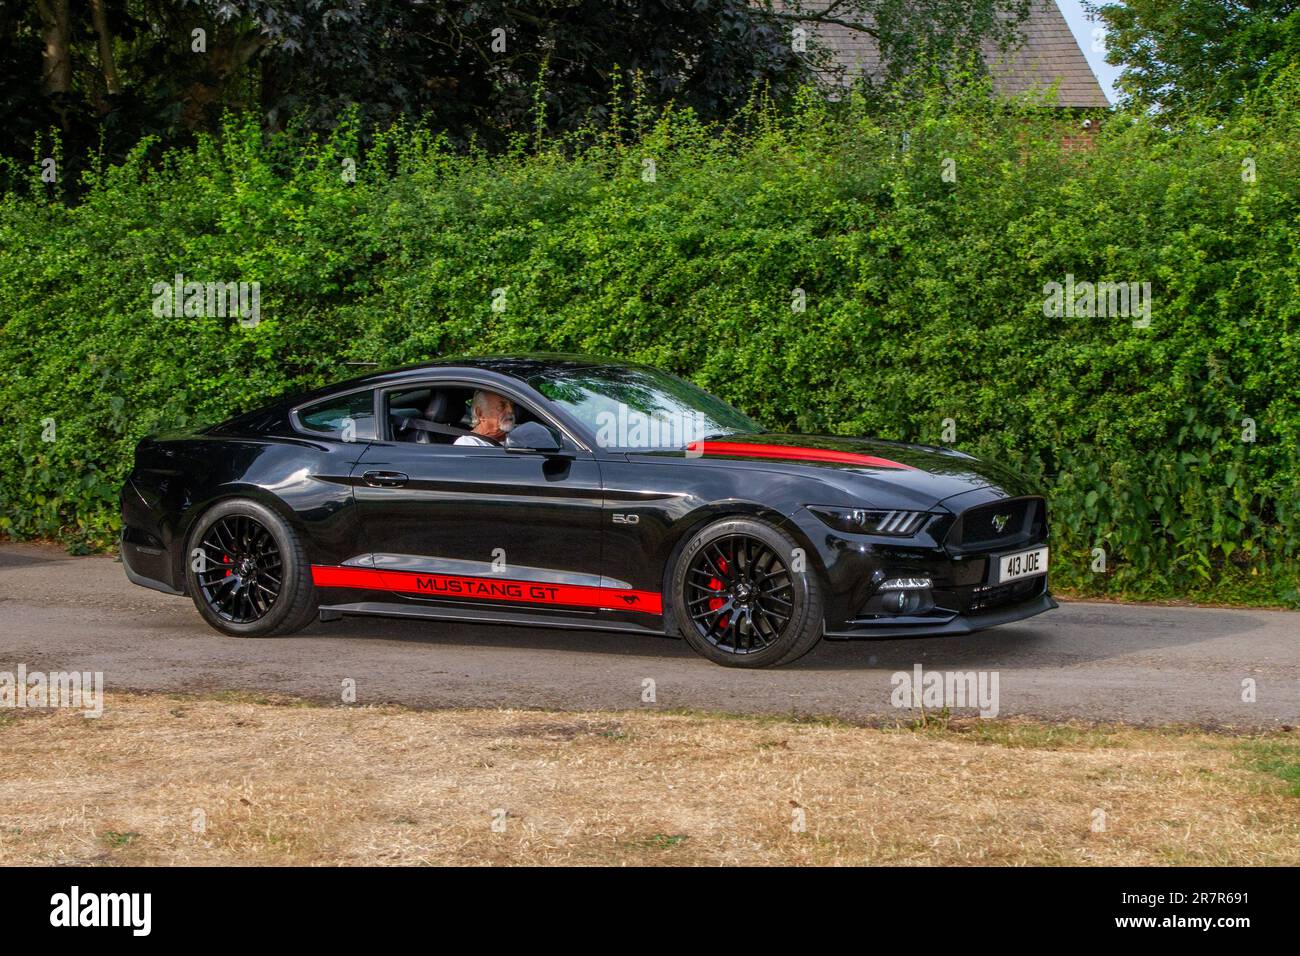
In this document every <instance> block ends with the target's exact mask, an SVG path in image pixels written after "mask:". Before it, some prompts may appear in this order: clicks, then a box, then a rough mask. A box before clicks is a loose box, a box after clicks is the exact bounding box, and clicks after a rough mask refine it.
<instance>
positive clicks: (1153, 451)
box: [0, 77, 1300, 603]
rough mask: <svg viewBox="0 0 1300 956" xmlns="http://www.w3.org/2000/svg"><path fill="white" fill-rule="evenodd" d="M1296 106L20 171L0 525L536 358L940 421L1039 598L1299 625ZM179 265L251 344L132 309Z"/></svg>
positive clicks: (807, 424) (68, 534) (79, 506)
mask: <svg viewBox="0 0 1300 956" xmlns="http://www.w3.org/2000/svg"><path fill="white" fill-rule="evenodd" d="M1298 91H1300V84H1297V82H1296V79H1295V78H1294V77H1289V78H1286V79H1284V80H1283V81H1282V82H1281V83H1280V84H1279V86H1278V87H1277V88H1276V89H1274V90H1273V91H1272V93H1271V94H1270V95H1267V96H1261V97H1260V98H1259V99H1258V100H1257V102H1256V103H1255V104H1254V105H1253V106H1252V107H1251V108H1250V109H1247V110H1245V111H1243V113H1242V115H1240V116H1238V117H1235V118H1233V119H1232V120H1231V121H1227V122H1223V123H1217V124H1208V123H1207V124H1205V125H1204V126H1203V127H1202V128H1196V129H1184V130H1181V131H1171V130H1167V129H1163V128H1161V127H1160V125H1159V124H1158V123H1156V122H1153V121H1151V120H1147V119H1141V118H1131V117H1125V116H1122V115H1121V116H1116V117H1112V118H1109V119H1108V120H1107V122H1106V123H1105V124H1104V126H1103V129H1102V131H1101V133H1100V135H1099V136H1098V137H1097V139H1096V146H1095V148H1094V149H1091V150H1073V151H1071V150H1063V149H1062V148H1061V147H1060V142H1061V137H1062V135H1063V125H1064V124H1063V121H1062V120H1061V118H1060V117H1059V115H1055V116H1053V115H1051V114H1049V113H1047V112H1045V111H1035V110H1033V109H1031V108H1029V107H1025V108H1022V109H1008V108H993V107H990V106H989V105H987V104H986V103H985V102H984V101H983V100H981V99H980V98H979V97H978V96H971V97H969V98H967V99H962V100H957V101H951V100H950V101H947V102H946V103H945V102H942V101H939V100H937V99H930V100H925V101H922V102H920V103H918V104H916V105H914V106H911V107H908V108H907V109H903V110H900V111H899V112H898V113H897V114H894V115H891V116H889V117H885V118H881V117H879V116H874V117H873V116H872V115H870V114H869V113H868V112H867V111H866V110H865V109H864V108H862V107H861V104H859V103H856V102H853V103H848V104H839V105H837V106H827V105H825V104H821V103H819V102H818V101H816V100H815V99H814V98H813V97H811V96H809V97H808V98H807V100H806V101H805V102H803V103H802V104H801V105H800V106H799V107H798V108H797V109H795V110H793V111H791V112H790V113H787V114H785V115H774V114H773V113H772V112H771V111H764V110H760V109H755V110H754V111H752V112H750V113H748V114H746V115H745V116H744V117H742V118H741V119H740V120H738V121H737V123H736V124H735V125H734V127H733V128H731V129H727V130H719V129H715V128H707V127H704V126H702V125H701V124H698V123H696V122H694V121H693V120H692V118H691V117H690V116H689V115H681V114H670V115H666V116H658V117H645V116H640V117H637V118H636V120H635V121H628V122H627V123H626V126H627V127H628V128H627V129H624V130H622V131H620V132H617V133H615V132H610V131H606V132H603V133H598V134H597V133H592V134H589V135H586V136H584V137H582V138H581V139H580V140H579V139H577V138H575V139H573V140H570V141H566V142H562V143H554V144H550V143H547V144H541V146H540V148H530V149H527V150H526V149H524V148H523V147H522V146H521V147H520V148H517V149H516V150H514V151H513V152H511V153H510V154H508V155H501V156H487V155H482V154H474V155H458V154H455V153H453V152H452V151H450V150H448V149H446V148H444V146H443V145H442V144H441V142H440V141H439V140H438V139H437V138H436V137H433V136H431V135H429V134H427V133H425V132H422V131H417V130H404V129H398V130H393V131H390V132H388V133H387V134H385V135H383V136H381V137H380V139H379V142H378V145H377V146H376V147H375V148H374V149H372V150H371V151H370V152H369V153H367V154H366V155H365V156H358V155H357V150H356V147H355V142H356V136H355V131H353V130H349V129H342V130H340V131H339V132H338V133H337V135H336V136H335V137H334V138H333V139H332V140H331V141H329V142H316V141H311V142H306V143H303V142H299V141H295V139H294V138H293V137H292V136H285V135H281V136H274V137H271V138H269V139H267V138H264V137H263V135H262V134H261V133H260V132H258V131H257V130H256V128H255V127H252V126H249V125H243V124H241V123H239V122H237V121H235V120H231V121H230V123H229V125H228V126H227V128H226V130H225V131H224V134H223V136H222V137H220V139H219V140H213V141H205V142H203V143H202V144H201V145H200V146H199V147H198V148H196V149H195V150H192V151H186V152H178V153H172V154H169V155H168V156H167V157H166V159H165V161H164V162H163V163H162V164H161V166H159V165H156V164H153V165H151V164H150V163H148V162H147V161H146V160H145V158H144V157H145V156H146V154H147V152H148V148H149V145H148V144H147V143H146V144H142V145H141V147H140V150H139V151H138V155H137V156H136V157H135V158H133V159H132V160H131V161H129V162H127V163H126V164H124V165H123V166H121V167H117V168H111V169H105V170H102V171H100V172H98V173H97V174H95V175H94V176H92V177H91V178H90V180H89V181H88V182H87V183H86V184H85V189H84V191H83V192H82V193H81V194H80V195H79V197H78V201H77V203H75V204H70V203H65V202H64V201H62V200H60V199H59V198H58V197H57V196H56V195H54V194H53V192H51V191H55V190H58V189H59V188H60V187H58V186H46V185H43V184H41V183H40V182H39V178H38V173H39V169H38V168H33V170H32V172H31V174H30V177H29V179H30V181H32V182H33V186H32V189H31V190H30V191H29V192H28V193H26V194H23V195H14V194H9V195H5V196H4V198H3V202H2V203H0V256H3V262H4V267H3V274H2V275H0V321H3V340H2V341H0V422H2V424H3V428H2V430H0V452H2V454H0V493H2V494H3V498H4V503H5V506H4V516H3V518H0V531H5V532H7V533H9V534H11V535H14V536H50V537H59V538H63V539H65V540H69V541H71V542H73V543H74V544H79V545H81V546H85V547H96V546H103V545H105V544H107V543H109V542H110V541H111V536H112V534H113V532H114V530H115V523H116V520H117V519H116V509H117V505H116V490H117V486H118V483H119V482H120V479H121V477H122V475H123V473H124V471H125V470H126V469H127V468H128V466H129V462H130V459H131V453H132V449H133V446H134V443H135V441H136V440H137V439H138V438H139V437H140V436H141V435H143V434H145V433H147V432H150V431H152V430H156V429H159V428H169V427H178V426H186V425H190V424H193V423H195V422H206V421H212V420H216V419H218V418H220V417H222V416H224V415H225V414H227V413H229V412H230V411H231V410H234V409H239V408H243V407H249V406H251V405H253V404H255V403H257V402H258V401H259V400H260V399H263V398H266V397H269V396H271V395H273V394H276V393H279V392H281V391H283V390H285V389H288V388H292V387H296V386H305V385H315V384H320V383H323V382H328V381H330V380H334V379H338V378H340V377H343V376H344V375H346V374H349V373H350V372H353V371H355V369H352V368H349V367H347V366H345V364H344V363H345V362H348V361H368V362H376V363H378V364H379V365H380V366H393V365H399V364H404V363H410V362H416V361H420V360H424V359H427V358H430V357H434V356H438V355H441V354H448V353H456V352H476V351H514V350H534V349H546V350H565V351H580V352H592V353H606V354H612V355H618V356H625V357H628V358H633V359H639V360H644V361H647V362H651V363H654V364H657V365H660V366H663V367H665V368H668V369H671V370H673V371H676V372H678V373H681V374H685V375H687V376H689V377H691V378H693V379H694V380H695V381H697V382H698V383H699V384H700V385H702V386H704V387H705V388H708V389H710V390H712V391H714V392H716V393H718V394H719V395H722V396H723V397H725V398H727V399H728V400H730V401H731V402H733V403H734V404H736V405H738V406H739V407H741V408H743V409H744V410H745V411H747V412H749V413H751V414H753V415H755V416H756V417H758V418H760V419H762V420H765V421H767V422H768V423H770V424H771V425H773V426H775V427H778V428H789V429H797V430H802V431H811V432H829V433H837V434H876V435H880V436H882V437H887V438H897V439H909V440H917V441H925V442H940V441H941V440H942V439H943V438H944V427H945V425H944V422H945V419H951V420H953V423H954V424H955V428H956V440H955V442H954V444H956V445H957V446H958V447H962V448H965V449H968V450H971V451H973V452H976V453H979V454H988V455H995V456H999V457H1002V458H1004V459H1006V460H1008V461H1009V462H1011V463H1012V464H1014V465H1015V466H1016V467H1018V468H1020V469H1022V470H1024V471H1025V472H1027V473H1029V474H1031V475H1032V476H1034V477H1036V478H1038V479H1039V480H1041V481H1043V482H1044V483H1045V485H1046V486H1047V487H1049V488H1050V492H1051V496H1052V502H1053V507H1054V528H1053V538H1054V541H1053V543H1054V546H1055V553H1054V559H1053V563H1054V572H1055V573H1056V575H1057V581H1058V582H1060V583H1062V584H1068V585H1071V586H1073V587H1075V588H1077V589H1079V590H1082V591H1084V592H1087V593H1103V592H1109V593H1117V594H1118V593H1124V594H1138V595H1154V596H1162V595H1163V596H1179V595H1195V596H1199V597H1213V598H1221V599H1228V600H1247V601H1282V602H1286V603H1300V582H1298V574H1297V565H1298V563H1300V559H1298V558H1297V551H1298V549H1300V517H1298V516H1297V512H1296V507H1297V488H1298V487H1300V461H1298V455H1297V451H1296V449H1297V438H1298V437H1300V408H1298V407H1297V406H1298V397H1300V394H1298V393H1300V334H1298V333H1297V323H1296V317H1297V301H1298V290H1300V268H1298V265H1300V264H1298V256H1300V254H1298V253H1297V249H1298V248H1300V150H1297V149H1296V148H1295V146H1296V143H1297V142H1300V136H1298V135H1297V125H1298V124H1297V117H1298V116H1300V109H1298V108H1297V106H1296V105H1295V104H1296V103H1300V96H1297V95H1296V94H1297V92H1298ZM1065 122H1068V126H1069V127H1070V128H1071V129H1073V128H1074V127H1075V121H1074V120H1069V121H1065ZM532 146H533V147H536V146H537V144H532ZM349 158H354V159H355V160H356V161H357V174H356V181H355V183H350V182H347V181H345V179H344V177H343V176H342V175H341V171H342V169H343V167H344V162H345V160H347V159H349ZM949 159H950V160H952V161H953V163H952V165H951V166H948V167H945V164H944V161H945V160H949ZM1246 159H1250V160H1251V161H1252V162H1253V163H1254V169H1255V181H1254V182H1253V183H1252V182H1247V181H1245V178H1244V177H1243V160H1246ZM646 160H653V162H654V172H655V175H654V178H653V181H647V171H648V167H647V165H646V163H645V161H646ZM945 168H949V169H952V170H954V171H955V173H956V180H955V182H946V181H945V178H944V176H943V173H944V170H945ZM177 272H180V273H183V274H184V275H185V276H186V277H187V278H189V279H193V280H197V281H209V280H212V281H239V280H242V281H259V282H260V283H261V290H262V297H261V312H262V321H261V323H260V324H259V325H258V326H256V327H255V328H244V327H241V326H240V325H239V324H237V323H236V322H235V321H234V320H233V319H216V318H211V319H209V318H177V319H160V318H156V317H155V316H154V315H153V313H152V311H151V308H150V306H151V303H152V301H153V294H152V290H151V287H152V284H153V283H154V282H157V281H169V280H170V279H171V277H172V276H173V275H174V274H175V273H177ZM1067 274H1073V275H1074V276H1075V277H1076V278H1077V279H1078V280H1079V281H1083V280H1085V279H1086V280H1093V281H1097V280H1113V281H1138V282H1143V281H1145V282H1150V283H1151V285H1152V293H1153V309H1152V317H1151V327H1150V328H1146V329H1138V328H1134V327H1133V325H1132V322H1131V321H1130V320H1129V319H1128V318H1123V317H1105V318H1097V317H1094V318H1085V317H1074V318H1066V317H1049V316H1047V315H1045V314H1044V309H1043V301H1044V284H1045V283H1047V282H1051V281H1058V282H1060V281H1064V278H1065V276H1066V275H1067ZM499 288H505V289H506V294H505V309H504V311H495V310H494V309H493V308H492V303H493V290H495V289H499ZM796 288H801V289H803V290H804V293H805V295H806V311H803V312H797V311H795V310H794V309H792V300H793V296H794V293H793V290H794V289H796ZM1246 418H1249V419H1253V421H1254V423H1255V426H1254V427H1255V440H1254V441H1253V442H1247V441H1243V440H1242V436H1243V427H1244V426H1243V419H1246ZM46 419H52V420H53V422H54V427H55V434H54V437H55V440H54V441H53V442H48V441H44V440H42V439H43V437H49V436H48V430H47V434H46V435H45V436H43V435H42V422H43V421H44V420H46ZM1094 548H1102V549H1104V551H1105V552H1106V556H1107V557H1106V560H1107V570H1106V572H1105V573H1104V574H1103V573H1096V572H1095V571H1094V570H1093V563H1094V558H1093V553H1094V552H1093V549H1094Z"/></svg>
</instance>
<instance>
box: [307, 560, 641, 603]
mask: <svg viewBox="0 0 1300 956" xmlns="http://www.w3.org/2000/svg"><path fill="white" fill-rule="evenodd" d="M311 580H312V583H313V584H315V585H316V587H318V588H360V589H362V590H366V591H396V592H400V593H402V594H424V595H428V596H429V597H441V598H453V599H457V598H458V599H461V600H467V601H509V602H512V603H517V604H557V605H563V606H567V607H591V608H600V609H604V610H621V611H641V612H643V613H645V614H662V613H663V599H662V597H661V595H659V594H656V593H655V592H653V591H633V590H625V589H623V588H598V587H589V586H587V585H583V584H550V583H547V582H544V581H514V580H511V579H508V578H477V577H468V578H467V577H456V576H453V575H447V574H421V573H420V572H418V571H381V570H379V569H377V568H340V567H331V566H328V565H320V564H314V565H312V569H311Z"/></svg>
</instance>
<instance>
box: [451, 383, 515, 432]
mask: <svg viewBox="0 0 1300 956" xmlns="http://www.w3.org/2000/svg"><path fill="white" fill-rule="evenodd" d="M469 421H470V427H471V428H472V429H473V433H472V434H469V435H461V436H460V437H459V438H457V439H456V441H455V442H453V444H456V445H499V444H501V442H502V441H504V440H505V437H506V435H507V434H508V433H509V432H510V430H511V429H512V428H514V427H515V406H514V403H513V402H511V401H510V399H508V398H506V397H505V396H504V395H498V394H497V393H496V392H488V391H484V390H483V389H478V390H477V391H475V392H474V400H473V401H472V402H471V403H470V415H469Z"/></svg>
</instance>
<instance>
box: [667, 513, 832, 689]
mask: <svg viewBox="0 0 1300 956" xmlns="http://www.w3.org/2000/svg"><path fill="white" fill-rule="evenodd" d="M801 559H803V560H801ZM805 561H806V555H804V554H803V552H801V551H800V550H799V546H798V544H797V543H796V542H795V540H794V539H793V538H791V537H790V536H789V535H788V534H786V533H785V532H784V531H782V530H781V529H779V528H777V527H775V526H773V525H771V524H768V523H767V522H766V521H760V520H757V519H753V518H730V519H726V520H723V521H718V522H715V523H714V524H711V525H709V526H708V527H706V528H704V529H702V530H700V531H698V532H696V534H695V535H694V536H693V537H692V538H691V539H690V541H689V542H687V544H686V547H685V548H684V549H683V550H682V553H681V556H680V557H679V558H678V560H677V564H676V566H675V567H674V570H673V582H672V583H673V590H672V608H671V612H672V615H673V617H674V619H675V622H676V624H677V628H678V630H679V631H680V632H681V633H682V635H683V636H684V637H685V638H686V641H687V643H689V644H690V645H691V647H693V648H695V650H697V651H699V652H700V653H701V654H703V655H704V656H705V657H707V658H708V659H709V660H711V661H713V662H715V663H717V664H723V665H725V666H727V667H770V666H773V665H777V664H788V663H790V662H791V661H794V660H798V659H799V658H800V657H803V656H804V655H805V654H807V653H808V652H809V651H810V650H812V649H813V647H814V646H815V645H816V644H817V642H818V641H819V640H820V639H821V636H822V627H823V602H822V594H821V587H820V584H819V582H818V580H817V575H816V573H815V572H813V571H811V570H808V569H807V565H806V563H805Z"/></svg>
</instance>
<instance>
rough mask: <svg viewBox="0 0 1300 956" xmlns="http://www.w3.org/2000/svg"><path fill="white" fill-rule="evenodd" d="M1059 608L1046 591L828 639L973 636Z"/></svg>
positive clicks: (870, 626) (832, 633)
mask: <svg viewBox="0 0 1300 956" xmlns="http://www.w3.org/2000/svg"><path fill="white" fill-rule="evenodd" d="M1056 607H1059V605H1058V604H1057V603H1056V601H1055V599H1053V597H1052V595H1051V594H1050V593H1049V592H1048V591H1046V590H1044V591H1043V593H1042V594H1040V595H1039V596H1038V597H1035V598H1030V599H1029V600H1028V601H1022V602H1021V603H1019V604H1012V605H1008V606H1005V607H1000V608H996V609H994V610H991V611H983V612H976V613H968V614H954V615H953V616H952V617H951V618H949V619H948V620H946V621H934V620H926V621H918V622H917V623H914V624H899V623H897V622H894V621H877V622H872V623H861V624H857V625H856V626H853V627H852V628H851V629H848V630H837V631H827V632H826V635H825V636H826V637H829V638H832V639H848V638H862V637H933V636H940V635H945V634H948V635H951V634H973V633H975V632H976V631H983V630H985V629H986V628H990V627H997V626H998V625H999V624H1011V623H1012V622H1014V621H1023V620H1024V619H1025V618H1029V617H1033V616H1034V615H1036V614H1042V613H1043V612H1044V611H1051V610H1053V609H1054V608H1056Z"/></svg>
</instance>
